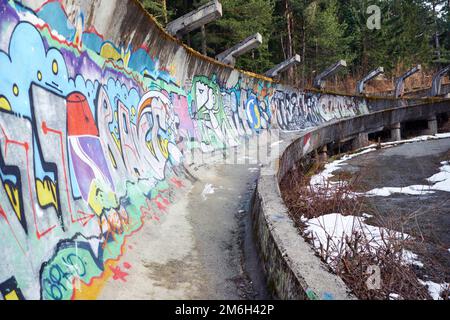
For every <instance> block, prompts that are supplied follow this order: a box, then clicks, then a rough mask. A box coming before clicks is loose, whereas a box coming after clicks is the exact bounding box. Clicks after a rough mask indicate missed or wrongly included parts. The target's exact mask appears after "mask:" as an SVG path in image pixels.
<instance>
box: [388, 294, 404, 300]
mask: <svg viewBox="0 0 450 320" xmlns="http://www.w3.org/2000/svg"><path fill="white" fill-rule="evenodd" d="M389 300H403V298H402V297H401V296H400V295H398V294H396V293H391V294H390V295H389Z"/></svg>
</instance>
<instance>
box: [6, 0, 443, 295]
mask: <svg viewBox="0 0 450 320" xmlns="http://www.w3.org/2000/svg"><path fill="white" fill-rule="evenodd" d="M0 70H1V74H0V182H1V183H0V237H1V238H2V244H1V247H0V299H15V298H19V299H43V300H68V299H74V300H75V299H96V298H194V297H195V298H258V297H266V296H267V293H266V292H265V290H264V286H265V285H264V281H263V280H262V279H261V277H258V275H260V274H261V273H262V272H261V271H260V270H258V266H257V263H256V262H255V261H256V260H257V259H256V258H255V255H256V253H255V252H256V250H254V248H252V242H251V241H249V240H248V239H249V237H248V236H247V235H248V234H251V233H250V232H248V229H249V226H250V224H249V223H247V222H246V221H247V220H246V219H247V217H248V215H246V214H245V212H242V211H241V210H245V208H246V207H247V206H248V202H249V197H250V192H251V189H252V187H253V185H254V182H255V179H256V177H257V172H256V170H254V169H253V168H254V167H255V168H256V167H257V165H256V163H258V161H252V162H251V163H255V165H253V164H252V165H251V166H250V167H249V166H225V165H224V166H221V165H219V164H220V161H216V162H213V161H212V160H213V159H214V157H215V156H213V154H212V153H213V152H214V151H215V152H218V151H220V152H228V153H230V154H232V153H233V152H234V150H235V148H236V147H238V149H239V150H240V151H239V152H243V154H242V157H241V158H243V159H248V160H250V158H252V157H253V158H255V157H254V156H252V152H254V153H253V154H254V155H256V154H258V155H259V153H260V152H259V151H258V149H259V147H262V149H264V148H266V147H270V148H271V149H274V148H275V147H277V146H278V144H277V143H279V141H278V142H276V141H270V142H267V141H266V142H261V141H259V140H260V139H261V137H264V135H269V136H270V135H271V133H272V132H276V131H278V130H281V131H286V132H291V131H296V132H301V131H304V130H310V131H311V132H313V137H314V139H313V140H314V149H316V148H319V147H322V146H323V145H324V144H326V143H330V142H332V141H336V140H338V141H339V140H340V139H341V138H342V137H341V135H342V130H343V129H345V134H348V136H346V138H349V139H354V137H352V136H350V135H359V134H367V133H369V132H376V131H379V130H382V129H391V128H394V127H395V130H397V131H396V132H398V125H399V123H400V122H402V121H407V120H411V119H413V120H417V118H419V119H420V120H427V121H428V123H429V124H431V125H430V128H431V129H432V128H435V127H436V123H437V122H438V121H437V118H436V117H438V118H439V119H440V118H441V117H442V114H448V113H449V112H450V110H449V109H450V107H449V105H448V100H444V99H437V98H436V99H435V98H433V99H390V98H374V97H366V96H351V95H341V94H337V93H332V92H322V91H320V92H319V91H315V90H304V89H302V88H296V87H293V86H290V85H286V84H282V83H278V82H276V81H274V80H273V79H270V78H267V77H265V76H262V75H256V74H253V73H250V72H245V71H242V70H237V69H234V68H232V67H230V66H227V65H224V64H221V63H219V62H218V61H215V60H214V59H211V58H209V57H205V56H202V55H201V54H199V53H198V52H196V51H194V50H193V49H191V48H189V47H187V46H185V45H183V44H182V43H181V42H180V41H178V40H177V39H175V38H174V37H172V36H170V35H169V34H167V33H166V32H165V30H164V29H162V28H161V27H160V26H159V25H158V24H157V23H156V22H155V21H154V20H153V18H152V17H150V16H149V15H148V14H147V13H146V11H145V10H144V9H143V8H142V6H141V4H140V2H138V1H137V0H92V1H79V0H77V1H75V0H55V1H53V0H52V1H48V0H22V1H10V0H0ZM332 124H335V125H334V126H331V125H332ZM327 125H330V129H329V130H325V131H323V130H320V134H321V136H318V134H319V131H317V130H318V129H319V128H325V127H326V126H327ZM297 136H298V137H301V139H303V136H302V134H300V133H299V134H297ZM322 140H323V141H322ZM325 140H327V141H325ZM319 142H323V144H319ZM283 147H287V145H285V146H283ZM252 149H253V151H252ZM262 151H263V152H262V153H263V154H264V153H267V152H264V150H262ZM266 151H267V150H266ZM312 151H314V150H313V149H311V150H308V152H312ZM247 152H250V153H247ZM193 154H194V155H195V154H196V155H197V156H196V158H195V159H191V155H193ZM272 154H273V159H271V160H267V161H266V160H260V161H259V163H262V164H268V163H269V162H271V161H272V160H275V159H278V157H279V156H280V154H279V152H278V151H276V150H272ZM199 155H201V156H199ZM216 156H217V155H216ZM299 156H301V155H299ZM202 157H203V158H205V159H207V160H208V162H207V163H208V165H209V166H203V163H204V161H202V159H201V158H202ZM220 158H221V156H220V155H219V156H217V160H220ZM222 158H223V156H222ZM294 158H295V159H294ZM284 160H286V159H284ZM287 160H289V161H290V160H293V161H297V160H298V158H297V157H292V159H287ZM231 162H232V163H233V161H231ZM285 162H286V161H285ZM236 163H238V162H236ZM249 169H251V170H249ZM196 179H197V180H196ZM209 185H210V186H209ZM205 186H206V187H208V188H206V189H205ZM211 188H215V193H213V194H209V193H208V190H209V191H210V190H212V189H211ZM204 191H205V192H204ZM274 194H276V190H275V193H274ZM203 195H204V196H205V199H204V198H203ZM239 196H240V197H241V198H239ZM242 248H244V249H242ZM246 248H248V250H247V249H246ZM297 249H298V248H297ZM280 254H282V253H280ZM263 262H265V261H263ZM272 271H274V272H275V273H276V272H277V270H276V269H274V270H272ZM324 272H325V271H324ZM316 276H317V275H316ZM317 277H321V278H323V277H322V276H317ZM272 289H273V286H272ZM301 290H303V291H304V290H307V288H302V289H301ZM301 290H300V289H299V291H298V292H297V293H299V292H300V291H301ZM303 293H304V292H303ZM288 297H305V294H303V295H302V294H299V295H295V296H294V295H293V296H288Z"/></svg>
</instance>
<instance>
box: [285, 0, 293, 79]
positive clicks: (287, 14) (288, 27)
mask: <svg viewBox="0 0 450 320" xmlns="http://www.w3.org/2000/svg"><path fill="white" fill-rule="evenodd" d="M284 9H285V12H284V15H285V18H286V33H287V34H286V51H285V57H284V58H285V59H286V60H287V59H289V58H291V57H292V56H293V43H292V11H291V8H290V2H289V0H285V1H284ZM287 80H288V81H293V80H294V69H293V68H290V69H289V70H288V71H287Z"/></svg>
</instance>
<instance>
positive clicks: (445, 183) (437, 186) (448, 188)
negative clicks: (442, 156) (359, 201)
mask: <svg viewBox="0 0 450 320" xmlns="http://www.w3.org/2000/svg"><path fill="white" fill-rule="evenodd" d="M441 164H442V167H440V168H439V170H440V172H439V173H437V174H435V175H434V176H432V177H431V178H428V179H427V181H428V182H430V183H433V182H434V184H433V185H428V186H426V185H414V186H409V187H401V188H377V189H373V190H370V191H368V192H366V193H365V195H367V196H377V197H389V196H391V195H393V194H399V193H401V194H409V195H419V196H420V195H426V194H432V193H435V191H444V192H450V162H448V161H444V162H442V163H441Z"/></svg>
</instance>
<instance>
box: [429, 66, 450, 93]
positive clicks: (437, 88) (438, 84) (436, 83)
mask: <svg viewBox="0 0 450 320" xmlns="http://www.w3.org/2000/svg"><path fill="white" fill-rule="evenodd" d="M449 73H450V65H449V66H447V67H445V68H443V69H441V70H439V71H438V72H437V73H436V74H435V75H434V76H433V83H432V85H431V93H430V95H431V96H432V97H437V96H440V95H441V94H443V91H442V78H443V77H444V76H445V75H446V74H449Z"/></svg>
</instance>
